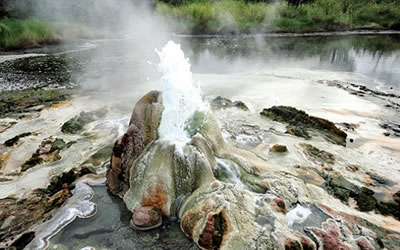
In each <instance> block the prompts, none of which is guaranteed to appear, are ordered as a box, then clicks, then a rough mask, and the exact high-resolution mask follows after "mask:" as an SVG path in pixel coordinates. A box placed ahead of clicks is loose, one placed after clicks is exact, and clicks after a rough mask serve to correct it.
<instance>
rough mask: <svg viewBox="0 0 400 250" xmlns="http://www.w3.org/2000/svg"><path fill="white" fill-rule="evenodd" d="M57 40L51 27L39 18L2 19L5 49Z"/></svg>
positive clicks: (1, 39) (0, 44)
mask: <svg viewBox="0 0 400 250" xmlns="http://www.w3.org/2000/svg"><path fill="white" fill-rule="evenodd" d="M57 40H58V38H57V36H56V35H55V33H54V31H53V30H52V29H51V27H50V26H49V25H47V24H45V23H43V22H41V21H39V20H37V19H24V20H19V19H8V18H5V19H2V20H0V47H1V48H3V49H15V48H26V47H33V46H36V45H39V44H45V43H52V42H56V41H57Z"/></svg>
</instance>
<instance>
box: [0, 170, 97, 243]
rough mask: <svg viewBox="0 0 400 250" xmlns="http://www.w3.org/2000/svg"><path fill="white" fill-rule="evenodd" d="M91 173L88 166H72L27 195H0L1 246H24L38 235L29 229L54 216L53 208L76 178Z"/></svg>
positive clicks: (58, 204)
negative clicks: (16, 196)
mask: <svg viewBox="0 0 400 250" xmlns="http://www.w3.org/2000/svg"><path fill="white" fill-rule="evenodd" d="M89 173H91V172H90V170H88V169H87V168H79V169H72V170H70V171H68V172H65V173H62V174H61V175H58V176H57V175H56V176H53V177H52V179H51V181H50V184H49V185H48V186H47V188H44V189H35V190H32V191H31V192H29V193H28V194H27V195H25V197H23V198H14V197H12V196H11V197H8V198H5V199H0V248H2V247H3V248H8V247H11V249H12V247H16V249H24V248H25V246H26V245H27V244H29V242H30V241H31V240H32V239H33V238H34V236H35V233H34V232H32V231H28V230H29V229H31V228H32V227H33V226H34V225H36V224H37V223H43V222H45V221H47V220H49V219H51V218H52V215H53V211H54V209H56V208H59V207H60V206H61V205H62V204H64V202H65V201H66V200H67V199H68V198H69V197H70V196H71V190H73V189H74V181H75V180H76V179H77V178H79V177H81V176H84V175H86V174H89Z"/></svg>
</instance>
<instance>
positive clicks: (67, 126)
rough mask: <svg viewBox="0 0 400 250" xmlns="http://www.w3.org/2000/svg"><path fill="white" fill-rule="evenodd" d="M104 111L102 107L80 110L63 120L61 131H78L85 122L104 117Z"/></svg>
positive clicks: (73, 132) (70, 132)
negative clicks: (75, 114) (78, 112)
mask: <svg viewBox="0 0 400 250" xmlns="http://www.w3.org/2000/svg"><path fill="white" fill-rule="evenodd" d="M106 113H107V111H106V110H104V109H99V110H95V111H91V112H81V113H80V114H79V115H77V116H75V117H74V118H72V119H70V120H68V121H67V122H65V123H64V124H63V125H62V127H61V132H63V133H67V134H76V133H78V132H80V131H81V130H82V129H83V127H84V126H85V125H86V124H88V123H91V122H93V121H96V120H97V119H100V118H102V117H104V116H105V114H106Z"/></svg>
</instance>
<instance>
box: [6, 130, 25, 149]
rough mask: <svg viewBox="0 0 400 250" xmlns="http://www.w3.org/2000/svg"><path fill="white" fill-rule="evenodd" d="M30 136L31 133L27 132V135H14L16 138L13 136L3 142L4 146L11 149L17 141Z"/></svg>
mask: <svg viewBox="0 0 400 250" xmlns="http://www.w3.org/2000/svg"><path fill="white" fill-rule="evenodd" d="M30 135H32V133H31V132H27V133H22V134H20V135H16V136H14V137H13V138H11V139H8V140H7V141H5V142H4V146H7V147H12V146H14V145H15V144H17V142H18V141H19V139H21V138H23V137H27V136H30Z"/></svg>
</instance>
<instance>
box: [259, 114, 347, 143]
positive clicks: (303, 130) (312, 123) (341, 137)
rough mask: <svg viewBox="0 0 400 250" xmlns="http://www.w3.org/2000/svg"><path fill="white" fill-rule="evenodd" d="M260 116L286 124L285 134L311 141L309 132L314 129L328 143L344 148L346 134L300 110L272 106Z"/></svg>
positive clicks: (325, 121)
mask: <svg viewBox="0 0 400 250" xmlns="http://www.w3.org/2000/svg"><path fill="white" fill-rule="evenodd" d="M260 115H262V116H265V117H267V118H269V119H271V120H273V121H277V122H282V123H288V124H289V125H288V126H287V128H286V129H287V133H289V134H293V135H296V136H299V137H303V138H306V139H311V136H310V135H309V130H311V129H314V130H317V131H318V132H320V133H321V135H322V136H323V137H324V138H325V139H327V140H328V141H330V142H332V143H335V144H338V145H342V146H346V138H347V134H346V133H345V132H343V131H342V130H340V129H339V128H337V127H336V125H335V124H334V123H333V122H330V121H328V120H326V119H323V118H319V117H315V116H310V115H308V114H307V113H306V112H304V111H302V110H298V109H296V108H293V107H289V106H273V107H271V108H268V109H264V110H263V111H261V112H260Z"/></svg>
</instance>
